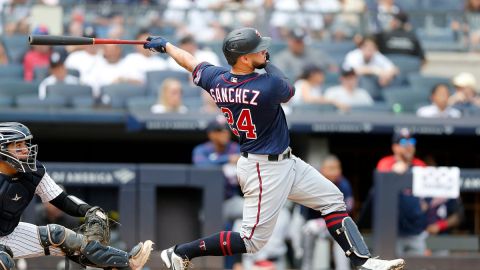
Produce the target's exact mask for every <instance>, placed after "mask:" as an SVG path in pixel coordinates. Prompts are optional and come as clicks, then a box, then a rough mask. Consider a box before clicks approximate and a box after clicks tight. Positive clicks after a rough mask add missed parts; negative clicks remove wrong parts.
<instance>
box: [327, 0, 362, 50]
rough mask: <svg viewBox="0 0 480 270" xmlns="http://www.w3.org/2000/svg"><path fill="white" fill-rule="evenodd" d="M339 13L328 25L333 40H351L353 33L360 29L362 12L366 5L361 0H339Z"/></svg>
mask: <svg viewBox="0 0 480 270" xmlns="http://www.w3.org/2000/svg"><path fill="white" fill-rule="evenodd" d="M339 2H340V5H341V13H340V14H338V15H337V16H335V19H334V21H333V23H332V26H331V27H330V29H331V31H332V34H333V40H335V41H343V40H352V39H353V38H354V36H355V34H358V31H360V28H359V25H360V24H361V19H362V13H364V11H365V8H366V5H365V2H364V1H363V0H340V1H339Z"/></svg>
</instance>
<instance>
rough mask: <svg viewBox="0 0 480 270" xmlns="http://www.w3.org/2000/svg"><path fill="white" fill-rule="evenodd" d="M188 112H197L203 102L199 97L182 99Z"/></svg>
mask: <svg viewBox="0 0 480 270" xmlns="http://www.w3.org/2000/svg"><path fill="white" fill-rule="evenodd" d="M182 100H183V105H185V106H186V107H187V108H188V110H189V111H199V110H200V108H201V107H202V105H203V100H202V99H201V98H200V97H187V98H184V99H182Z"/></svg>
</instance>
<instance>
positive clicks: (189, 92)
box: [182, 85, 205, 99]
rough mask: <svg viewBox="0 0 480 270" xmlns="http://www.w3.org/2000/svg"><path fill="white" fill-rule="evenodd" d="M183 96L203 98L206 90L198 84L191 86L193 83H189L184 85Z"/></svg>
mask: <svg viewBox="0 0 480 270" xmlns="http://www.w3.org/2000/svg"><path fill="white" fill-rule="evenodd" d="M182 90H183V91H182V98H184V99H185V98H199V99H201V98H202V92H203V91H205V90H203V89H202V88H201V87H198V86H195V85H193V86H191V85H188V86H183V89H182Z"/></svg>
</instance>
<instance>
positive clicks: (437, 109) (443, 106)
mask: <svg viewBox="0 0 480 270" xmlns="http://www.w3.org/2000/svg"><path fill="white" fill-rule="evenodd" d="M449 95H450V91H449V90H448V86H447V85H446V84H437V85H435V86H434V87H433V89H432V94H431V96H430V99H431V100H432V104H430V105H427V106H423V107H421V108H419V109H418V110H417V116H419V117H442V118H459V117H460V116H461V115H462V113H461V112H460V111H459V110H457V109H455V108H453V107H451V106H448V97H449Z"/></svg>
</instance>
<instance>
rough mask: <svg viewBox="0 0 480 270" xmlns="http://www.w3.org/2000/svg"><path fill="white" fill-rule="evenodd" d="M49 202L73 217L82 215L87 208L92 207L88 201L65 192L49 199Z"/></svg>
mask: <svg viewBox="0 0 480 270" xmlns="http://www.w3.org/2000/svg"><path fill="white" fill-rule="evenodd" d="M50 203H51V204H53V205H54V206H55V207H57V208H58V209H60V210H62V211H63V212H65V213H67V214H69V215H70V216H74V217H83V216H85V214H86V213H87V211H88V209H90V208H92V206H90V205H89V204H88V203H86V202H84V201H82V200H80V199H79V198H77V197H75V196H72V195H67V193H65V192H62V193H60V194H59V195H58V196H57V197H55V198H54V199H53V200H51V201H50Z"/></svg>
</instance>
